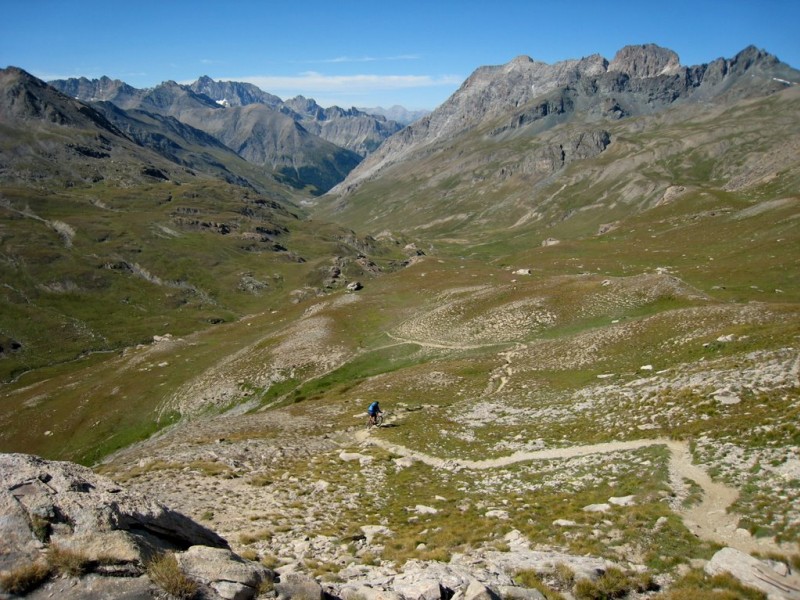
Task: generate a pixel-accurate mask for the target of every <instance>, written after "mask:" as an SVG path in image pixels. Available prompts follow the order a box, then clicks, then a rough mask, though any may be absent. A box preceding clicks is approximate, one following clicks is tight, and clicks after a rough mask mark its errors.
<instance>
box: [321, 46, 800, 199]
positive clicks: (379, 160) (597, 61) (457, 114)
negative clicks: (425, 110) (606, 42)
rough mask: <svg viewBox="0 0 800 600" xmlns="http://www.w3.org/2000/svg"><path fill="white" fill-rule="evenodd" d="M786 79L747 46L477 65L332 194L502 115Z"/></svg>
mask: <svg viewBox="0 0 800 600" xmlns="http://www.w3.org/2000/svg"><path fill="white" fill-rule="evenodd" d="M786 82H789V83H786ZM791 82H795V83H797V82H800V75H798V72H797V71H796V70H794V69H792V68H791V67H789V66H788V65H784V64H782V63H780V62H779V61H778V60H777V59H776V58H775V57H774V56H772V55H769V54H768V53H766V52H764V51H761V50H758V49H756V48H754V47H749V48H746V49H744V50H743V51H742V52H740V53H739V54H738V55H737V56H736V57H734V58H732V59H722V58H720V59H717V60H716V61H714V62H712V63H710V64H708V65H700V66H695V67H681V66H679V64H678V57H677V55H675V54H674V53H673V52H671V51H669V50H666V49H663V48H659V47H658V46H655V45H652V44H647V45H643V46H635V47H627V48H623V49H622V50H620V52H619V53H618V54H617V56H616V57H615V58H614V60H612V61H611V63H609V62H608V61H607V60H606V59H604V58H603V57H601V56H599V55H594V56H590V57H587V58H583V59H580V60H568V61H563V62H559V63H555V64H553V65H548V64H546V63H542V62H537V61H534V60H532V59H530V58H529V57H527V56H520V57H518V58H516V59H514V60H513V61H511V62H509V63H508V64H506V65H502V66H496V67H481V68H479V69H477V70H476V71H475V72H474V73H473V74H472V75H471V76H470V77H469V78H468V79H467V80H466V81H465V82H464V84H463V85H462V86H461V88H460V89H459V90H458V91H457V92H456V93H455V94H453V95H452V96H451V97H450V98H449V99H448V100H447V101H446V102H444V103H443V104H442V105H441V106H440V107H439V108H437V109H436V110H435V111H434V112H433V113H431V114H430V115H428V116H427V117H425V118H423V119H421V120H420V121H417V122H416V123H414V124H413V125H412V126H410V127H408V128H407V129H405V130H404V131H403V132H401V133H400V134H398V135H395V136H393V137H392V138H391V139H390V140H388V141H387V142H386V143H385V144H384V145H383V146H382V147H381V148H380V151H379V152H377V153H375V154H373V155H372V156H370V157H369V158H368V160H365V161H364V162H363V164H361V165H359V168H358V169H356V170H354V171H353V173H351V174H350V175H349V176H348V178H347V180H345V181H344V182H342V183H341V184H340V185H339V186H337V187H336V188H335V189H334V190H332V193H333V194H347V193H350V192H352V191H353V190H354V189H355V188H356V187H357V186H358V185H359V184H360V183H361V182H363V181H365V180H367V179H369V178H371V177H373V176H374V175H375V174H377V173H378V172H380V171H381V170H382V169H384V168H386V167H387V166H389V165H391V164H393V163H396V162H399V161H402V160H404V159H405V157H406V156H411V155H413V154H414V153H422V152H424V151H425V150H424V148H426V147H427V146H430V145H432V144H435V143H437V142H440V141H444V140H447V139H449V138H451V137H454V136H457V135H459V134H461V133H464V132H467V131H469V130H471V129H472V128H474V127H476V126H478V125H479V124H483V123H485V122H487V121H490V120H493V119H496V118H500V117H502V116H503V115H507V116H508V119H507V120H508V122H507V123H505V124H502V125H500V127H502V128H519V127H523V126H527V127H530V126H531V125H532V124H535V127H536V131H543V130H544V129H546V128H550V127H553V126H555V125H557V124H559V123H563V122H566V121H569V120H570V119H573V118H579V119H587V118H589V119H593V120H597V119H618V118H622V117H630V116H637V115H645V114H651V113H655V112H658V111H660V110H662V109H664V108H666V107H667V106H670V105H672V104H678V105H683V104H691V103H698V102H707V101H711V100H713V99H719V100H720V101H726V100H734V99H736V98H746V97H754V96H764V95H768V94H770V93H774V92H776V91H779V90H781V89H784V88H786V87H787V85H792V83H791Z"/></svg>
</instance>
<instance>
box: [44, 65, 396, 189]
mask: <svg viewBox="0 0 800 600" xmlns="http://www.w3.org/2000/svg"><path fill="white" fill-rule="evenodd" d="M50 84H51V85H52V86H53V87H55V88H56V89H58V90H60V91H62V92H63V93H65V94H67V95H68V96H71V97H74V98H77V99H80V100H82V101H85V102H89V103H100V102H108V103H111V104H113V105H114V106H115V107H116V108H118V109H121V110H122V111H130V110H138V111H144V112H149V113H151V114H155V115H161V116H167V117H173V118H176V119H178V120H179V121H181V122H182V123H184V124H186V125H190V126H192V127H194V128H196V129H200V130H202V131H205V132H206V133H208V134H209V135H212V136H214V137H215V138H216V139H217V140H218V141H219V142H221V143H223V144H224V145H226V146H227V147H229V148H231V149H232V150H233V151H235V152H236V153H237V154H239V155H240V156H241V157H242V158H244V159H246V160H247V161H249V162H250V163H252V164H255V165H258V166H260V167H266V168H267V170H268V171H269V172H271V173H274V174H276V175H277V176H278V177H279V178H281V179H282V180H283V181H286V182H288V183H291V184H292V185H294V186H295V187H299V188H301V187H305V186H310V188H311V189H313V190H316V193H321V192H324V191H326V190H327V189H329V188H330V187H331V186H333V185H334V184H335V183H338V182H339V181H341V179H343V178H344V176H345V175H346V174H347V173H348V172H349V171H350V170H352V168H353V167H355V165H356V164H358V162H359V161H360V160H361V159H362V158H363V156H365V155H366V154H367V153H369V152H370V151H372V150H374V149H375V148H376V147H377V146H378V145H380V143H381V142H382V141H383V140H384V139H385V138H386V137H388V136H389V135H391V134H392V133H395V132H396V131H398V130H399V129H400V128H401V125H399V124H398V123H395V122H391V121H387V120H386V119H385V118H383V117H380V116H373V115H368V114H366V113H363V112H361V111H358V110H356V109H349V110H343V109H340V108H338V107H332V108H329V109H324V108H322V107H320V106H319V105H317V104H316V102H314V101H313V100H309V99H306V98H302V97H298V98H294V99H292V100H289V101H287V102H283V101H281V100H280V98H278V97H277V96H273V95H271V94H268V93H266V92H263V91H261V90H260V89H258V88H257V87H255V86H253V85H251V84H247V83H239V82H215V81H213V80H212V79H211V78H209V77H205V76H204V77H201V78H200V79H198V80H197V81H195V82H194V83H193V84H191V85H188V86H184V85H179V84H177V83H175V82H172V81H168V82H164V83H162V84H160V85H158V86H156V87H155V88H153V89H146V90H141V89H135V88H133V87H131V86H129V85H127V84H125V83H124V82H122V81H119V80H111V79H109V78H108V77H102V78H100V79H94V80H88V79H86V78H77V79H67V80H55V81H51V82H50ZM123 116H124V114H122V113H119V112H117V113H116V118H117V120H119V119H120V118H122V117H123Z"/></svg>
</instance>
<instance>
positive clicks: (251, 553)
mask: <svg viewBox="0 0 800 600" xmlns="http://www.w3.org/2000/svg"><path fill="white" fill-rule="evenodd" d="M239 556H241V557H242V558H243V559H245V560H252V561H258V552H256V551H255V550H253V549H252V548H245V549H244V550H242V551H241V552H239Z"/></svg>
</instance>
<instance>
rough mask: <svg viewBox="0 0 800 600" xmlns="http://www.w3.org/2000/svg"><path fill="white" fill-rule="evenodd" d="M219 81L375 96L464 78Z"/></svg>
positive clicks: (310, 76)
mask: <svg viewBox="0 0 800 600" xmlns="http://www.w3.org/2000/svg"><path fill="white" fill-rule="evenodd" d="M219 79H220V80H222V81H244V82H246V83H252V84H253V85H255V86H257V87H260V88H261V89H262V90H266V91H268V92H271V93H279V92H286V91H288V92H291V93H319V92H333V93H335V92H350V93H353V92H363V91H367V92H375V91H379V90H401V89H413V88H428V87H436V86H452V85H459V84H461V82H462V81H463V78H461V77H459V76H456V75H442V76H438V77H433V76H430V75H369V74H364V75H324V74H322V73H317V72H316V71H308V72H305V73H300V74H299V75H290V76H272V75H254V76H250V77H220V78H219Z"/></svg>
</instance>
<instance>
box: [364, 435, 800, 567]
mask: <svg viewBox="0 0 800 600" xmlns="http://www.w3.org/2000/svg"><path fill="white" fill-rule="evenodd" d="M355 437H356V440H357V441H359V442H362V443H364V444H366V445H373V446H378V447H380V448H383V449H385V450H388V451H390V452H392V453H393V454H397V455H398V456H404V457H409V458H412V459H414V460H417V461H419V462H421V463H424V464H426V465H429V466H431V467H434V468H437V469H449V470H450V469H455V468H462V469H473V470H486V469H502V468H504V467H508V466H510V465H514V464H517V463H521V462H532V461H537V460H557V459H568V458H577V457H580V456H588V455H592V454H608V453H611V452H620V451H627V450H637V449H639V448H647V447H650V446H659V445H663V446H666V447H667V449H668V450H669V452H670V461H669V473H670V486H671V487H672V489H673V491H675V492H676V494H679V493H680V492H681V491H682V490H684V489H685V488H686V483H685V481H684V480H686V479H688V480H691V481H693V482H695V483H696V484H697V485H698V486H700V488H702V490H703V497H702V500H701V501H700V503H699V504H696V505H693V506H692V507H690V508H680V509H678V510H677V511H676V512H677V513H678V514H679V515H680V516H681V518H682V519H683V522H684V525H685V526H686V528H687V529H689V531H691V532H692V533H693V534H694V535H696V536H697V537H698V538H701V539H703V540H707V541H711V542H715V543H717V544H721V545H723V546H729V547H731V548H736V549H737V550H741V551H742V552H746V553H747V554H752V553H754V552H761V553H768V552H778V553H783V554H792V553H794V552H795V551H796V550H795V548H794V546H790V545H786V544H779V543H777V542H775V541H774V540H773V539H771V538H754V537H751V536H750V535H748V534H746V533H744V532H743V531H741V530H740V529H739V527H738V523H739V515H737V514H735V513H732V512H729V508H730V506H731V505H732V504H733V503H734V502H735V501H736V499H737V498H738V497H739V492H738V491H737V490H736V489H734V488H731V487H728V486H726V485H725V484H723V483H719V482H716V481H713V480H712V479H711V477H710V476H709V475H708V473H706V472H705V471H704V470H703V469H702V467H700V466H698V465H695V464H693V462H692V455H691V452H690V451H689V446H688V444H686V442H680V441H676V440H669V439H664V438H654V439H641V440H630V441H617V442H606V443H602V444H589V445H586V446H572V447H569V448H550V449H546V450H536V451H532V452H523V451H520V452H515V453H513V454H510V455H508V456H501V457H498V458H491V459H486V460H461V459H444V458H439V457H436V456H432V455H430V454H425V453H424V452H419V451H417V450H413V449H411V448H407V447H405V446H401V445H400V444H395V443H392V442H389V441H387V440H384V439H381V438H379V437H375V436H371V435H370V433H369V431H366V430H365V431H359V432H358V433H357V434H356V436H355Z"/></svg>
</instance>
